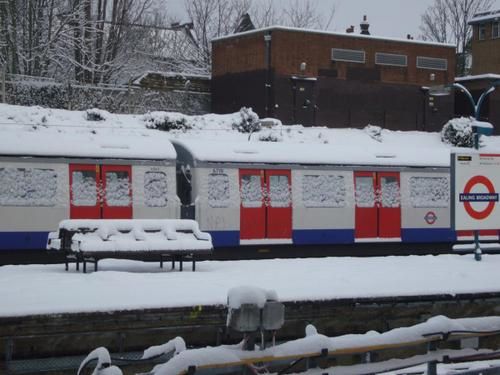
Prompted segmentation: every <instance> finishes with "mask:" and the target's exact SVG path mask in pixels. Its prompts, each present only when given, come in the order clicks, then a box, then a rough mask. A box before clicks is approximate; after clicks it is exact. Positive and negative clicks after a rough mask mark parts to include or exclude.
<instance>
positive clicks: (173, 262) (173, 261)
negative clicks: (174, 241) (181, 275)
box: [172, 255, 175, 270]
mask: <svg viewBox="0 0 500 375" xmlns="http://www.w3.org/2000/svg"><path fill="white" fill-rule="evenodd" d="M172 269H173V270H175V256H174V255H172Z"/></svg>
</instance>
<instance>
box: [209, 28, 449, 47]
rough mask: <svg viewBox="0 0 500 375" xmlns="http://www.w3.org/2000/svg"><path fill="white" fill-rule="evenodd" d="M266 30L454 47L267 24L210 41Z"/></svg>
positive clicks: (435, 44)
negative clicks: (266, 25) (263, 26)
mask: <svg viewBox="0 0 500 375" xmlns="http://www.w3.org/2000/svg"><path fill="white" fill-rule="evenodd" d="M267 31H293V32H301V33H312V34H323V35H335V36H342V37H346V38H360V39H372V40H384V41H391V42H400V43H410V44H424V45H429V46H438V47H449V48H456V46H455V45H454V44H446V43H437V42H429V41H425V40H414V39H407V38H391V37H385V36H376V35H363V34H354V33H345V32H336V31H328V30H314V29H302V28H297V27H288V26H279V25H276V26H269V27H265V28H262V29H255V30H250V31H245V32H242V33H236V34H230V35H225V36H221V37H218V38H214V39H212V42H219V41H221V40H226V39H232V38H238V37H240V36H245V35H251V34H256V33H263V32H267Z"/></svg>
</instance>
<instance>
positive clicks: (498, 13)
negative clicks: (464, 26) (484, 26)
mask: <svg viewBox="0 0 500 375" xmlns="http://www.w3.org/2000/svg"><path fill="white" fill-rule="evenodd" d="M499 20H500V9H497V10H492V11H488V12H483V13H478V14H475V15H474V17H473V18H472V19H471V20H470V21H469V25H474V24H478V23H483V22H486V21H499Z"/></svg>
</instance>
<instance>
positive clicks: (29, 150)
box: [0, 104, 177, 160]
mask: <svg viewBox="0 0 500 375" xmlns="http://www.w3.org/2000/svg"><path fill="white" fill-rule="evenodd" d="M94 111H95V112H96V113H100V114H101V115H102V116H103V120H102V121H88V120H86V118H85V115H86V112H81V111H78V112H76V111H75V112H71V111H62V110H50V109H44V108H40V107H20V106H8V105H4V104H0V112H1V113H2V116H0V155H3V156H6V155H9V156H10V155H20V156H50V157H86V158H113V159H115V158H116V159H154V160H175V158H176V157H177V154H176V152H175V149H174V147H173V145H172V143H171V142H170V140H169V137H168V135H167V134H166V133H164V132H159V131H156V130H150V129H146V127H145V126H144V124H142V126H140V127H138V126H132V125H133V123H132V124H131V123H130V119H132V118H133V117H134V116H130V115H129V116H128V119H127V117H126V116H123V115H122V116H120V115H113V114H110V113H108V112H105V111H99V110H94ZM120 120H121V121H120Z"/></svg>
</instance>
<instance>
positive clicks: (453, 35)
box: [420, 0, 494, 75]
mask: <svg viewBox="0 0 500 375" xmlns="http://www.w3.org/2000/svg"><path fill="white" fill-rule="evenodd" d="M493 2H494V1H493V0H435V1H434V4H432V5H431V6H430V7H429V8H428V9H427V10H426V11H425V13H424V14H423V15H422V23H421V25H420V31H421V37H422V38H423V39H424V40H434V41H437V42H442V43H453V44H455V45H456V46H457V53H458V54H459V56H461V58H460V59H459V61H458V66H457V68H458V69H457V72H458V73H459V74H461V75H463V74H465V70H466V64H465V55H466V54H467V52H468V45H469V43H470V40H471V38H472V28H471V27H470V26H469V25H468V22H469V21H470V20H471V18H472V17H473V16H474V15H475V14H476V13H479V12H482V11H485V10H488V9H490V8H491V6H492V5H493Z"/></svg>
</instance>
